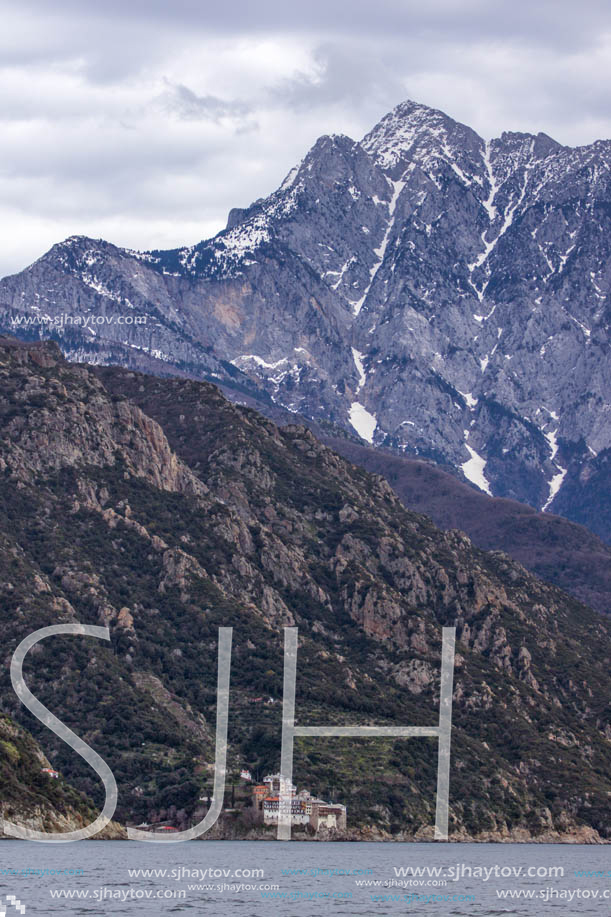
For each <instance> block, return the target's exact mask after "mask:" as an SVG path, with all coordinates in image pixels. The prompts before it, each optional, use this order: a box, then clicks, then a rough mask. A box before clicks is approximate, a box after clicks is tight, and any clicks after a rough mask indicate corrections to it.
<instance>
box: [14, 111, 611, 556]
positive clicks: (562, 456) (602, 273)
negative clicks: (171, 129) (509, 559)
mask: <svg viewBox="0 0 611 917" xmlns="http://www.w3.org/2000/svg"><path fill="white" fill-rule="evenodd" d="M610 166H611V142H610V141H597V142H596V143H594V144H591V145H590V146H587V147H580V148H577V149H569V148H567V147H563V146H560V145H559V144H558V143H556V142H555V141H554V140H552V139H551V138H549V137H547V136H546V135H545V134H539V135H537V136H532V135H530V134H518V133H504V134H503V135H502V136H501V137H500V138H498V139H495V140H492V141H489V142H485V141H484V140H482V138H480V137H479V136H478V135H477V134H476V133H475V132H474V131H472V130H471V129H470V128H468V127H466V126H464V125H462V124H458V123H457V122H455V121H453V120H452V119H451V118H448V117H447V116H446V115H444V114H442V113H441V112H438V111H434V110H432V109H430V108H427V107H425V106H422V105H418V104H415V103H413V102H405V103H403V104H401V105H399V106H398V107H397V108H396V109H394V111H392V112H391V113H389V114H388V115H386V117H384V118H383V119H382V121H380V123H379V124H378V125H376V127H374V128H373V130H372V131H371V132H370V133H369V134H367V135H366V137H365V138H364V139H363V140H362V141H361V142H360V143H356V142H354V141H353V140H351V139H349V138H348V137H345V136H331V137H328V136H325V137H322V138H320V140H318V141H317V143H316V144H315V145H314V147H313V148H312V149H311V150H310V152H309V153H308V154H307V155H306V157H305V158H304V160H303V161H302V162H301V163H300V164H299V165H298V166H297V167H296V168H295V169H293V170H292V172H291V173H290V174H289V175H288V176H287V178H286V179H285V181H284V183H283V184H282V186H281V187H280V189H278V190H277V191H276V192H274V193H273V194H271V195H270V196H269V197H268V198H266V199H265V200H259V201H256V202H255V203H254V204H252V205H251V206H250V207H248V208H246V209H239V208H236V209H234V210H232V211H231V213H230V216H229V221H228V228H227V229H226V230H224V231H223V232H221V233H219V234H218V235H217V236H216V237H214V238H213V239H210V240H206V241H204V242H201V243H200V244H198V245H195V246H193V247H190V248H184V249H178V250H175V251H169V252H150V253H145V254H142V253H137V252H132V251H126V250H122V249H119V248H116V247H115V246H112V245H109V244H108V243H105V242H101V241H93V240H91V239H85V238H82V237H73V238H70V239H68V240H66V241H65V242H63V243H61V244H59V245H56V246H54V247H53V248H52V249H51V251H50V252H48V253H47V254H46V255H44V256H43V257H42V258H41V259H40V260H39V261H37V262H36V263H35V264H34V265H32V266H31V267H30V268H28V269H27V270H25V271H23V272H22V273H21V274H19V275H16V276H14V277H8V278H5V279H4V280H3V281H1V282H0V316H1V327H2V329H3V330H5V331H9V332H12V333H17V334H18V335H19V336H22V337H28V336H29V337H34V336H36V337H37V336H50V330H51V333H52V336H54V337H55V338H56V339H57V340H58V341H59V343H60V344H61V346H62V348H63V349H64V351H65V352H66V353H67V355H68V356H69V357H70V358H72V359H82V360H90V361H92V362H115V363H124V364H126V365H130V366H139V367H141V368H145V369H146V368H153V369H155V368H156V367H157V368H159V367H161V369H162V370H163V369H165V371H175V370H178V371H185V372H189V373H191V374H194V375H196V376H200V377H205V378H213V379H215V378H216V379H218V380H220V381H230V382H231V383H232V384H234V385H237V386H243V387H246V388H247V389H254V390H256V389H258V390H259V391H260V392H261V391H262V392H264V393H267V395H268V396H271V398H273V399H274V401H275V402H276V403H277V404H280V405H282V406H284V407H286V408H288V409H289V410H291V411H295V412H299V413H301V414H304V415H305V416H308V417H311V418H316V419H328V420H331V421H333V422H335V423H337V424H339V425H341V426H344V427H345V428H348V429H351V430H353V431H354V430H356V431H357V432H358V433H359V435H361V436H362V437H363V438H364V439H366V440H368V441H370V442H373V443H375V444H377V445H381V444H384V445H386V446H391V447H393V448H394V449H396V450H398V451H399V452H401V453H406V454H413V455H420V456H425V457H430V458H433V459H435V460H436V461H439V462H442V463H443V464H444V465H446V466H448V467H450V468H452V469H454V471H455V473H456V474H457V475H458V476H459V477H462V476H463V475H464V476H466V478H467V479H468V480H470V481H471V482H472V483H474V484H475V485H477V486H479V487H480V488H481V489H483V490H485V491H487V492H490V493H492V494H494V495H498V496H507V497H512V498H514V499H518V500H521V501H523V502H526V503H529V504H530V505H532V506H535V507H537V508H539V509H542V508H545V509H550V508H551V509H554V510H556V509H558V511H560V512H562V513H563V514H565V515H567V516H569V518H577V515H576V514H580V515H579V521H584V519H586V518H587V519H589V520H590V521H589V523H588V524H590V525H591V526H592V527H594V528H595V530H596V531H598V533H599V534H601V535H603V537H606V538H609V537H610V535H611V526H610V524H609V520H608V519H605V520H602V521H601V520H600V518H599V517H598V516H597V512H596V503H597V501H599V499H600V493H601V492H605V488H607V493H608V476H607V477H605V469H608V468H609V466H610V463H609V462H608V461H604V462H601V460H600V457H599V455H600V454H606V453H605V450H607V449H610V448H611V423H610V410H611V407H610V403H611V374H610V369H609V343H608V329H609V317H610V313H611V308H610V299H609V289H610V285H611V242H610V240H611V176H610ZM63 313H65V314H67V315H68V316H71V317H72V319H73V323H72V324H66V323H65V321H64V327H61V326H60V325H59V316H61V315H62V314H63ZM45 314H46V315H48V316H50V317H51V318H54V319H55V321H56V324H55V325H53V326H52V329H51V328H50V326H49V325H48V324H46V325H45V324H36V321H38V320H39V318H40V317H41V316H43V315H45ZM37 316H38V317H39V318H38V319H37V318H36V317H37ZM87 316H89V319H90V321H89V325H88V327H84V326H83V324H82V323H83V322H84V320H85V319H86V318H87ZM101 316H103V317H104V321H103V323H102V322H101V321H100V317H101ZM136 316H138V317H145V318H146V324H144V323H143V322H142V320H140V323H136V321H135V319H136ZM120 317H123V318H124V319H126V318H127V319H129V318H131V319H132V322H131V323H126V322H125V321H124V322H123V324H119V323H118V322H117V320H118V319H119V318H120ZM26 318H27V319H30V320H32V319H34V324H29V325H26V324H24V323H23V320H24V319H26ZM79 318H80V319H81V323H80V324H76V323H75V322H76V320H77V319H79ZM19 319H21V321H22V324H21V325H19V324H16V320H19ZM107 322H108V323H107ZM597 457H598V460H597ZM592 463H596V465H595V466H594V465H593V464H592ZM591 467H592V468H593V469H594V470H595V473H594V471H592V472H591V471H590V470H589V469H590V468H591ZM601 475H602V477H601ZM590 479H592V480H595V481H596V488H595V491H593V495H592V497H590V495H589V490H588V481H589V480H590ZM596 495H598V496H596ZM590 499H591V500H593V501H595V502H594V503H593V505H592V506H591V507H590V509H588V501H589V500H590ZM584 501H585V503H584ZM584 506H585V509H584ZM607 515H608V513H607ZM592 519H593V520H594V523H593V524H592Z"/></svg>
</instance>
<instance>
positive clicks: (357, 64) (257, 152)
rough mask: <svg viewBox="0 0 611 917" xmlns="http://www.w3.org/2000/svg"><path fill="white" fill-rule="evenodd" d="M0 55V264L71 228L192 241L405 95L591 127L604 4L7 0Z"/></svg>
mask: <svg viewBox="0 0 611 917" xmlns="http://www.w3.org/2000/svg"><path fill="white" fill-rule="evenodd" d="M0 65H1V66H0V129H1V130H2V137H3V149H2V165H1V168H0V221H1V225H2V226H3V227H4V228H5V233H4V237H3V245H2V247H1V248H0V274H2V273H6V272H8V271H10V270H16V269H19V268H21V267H23V266H24V265H25V264H26V263H27V262H28V261H30V260H32V259H33V258H34V257H36V256H38V255H39V254H41V253H42V252H43V251H44V250H45V249H46V248H48V247H49V246H50V245H51V244H52V243H53V242H55V241H57V240H58V239H60V238H62V237H64V236H66V235H70V234H72V233H75V232H83V233H86V234H90V235H94V236H104V237H107V238H110V239H111V241H114V242H117V243H119V244H125V245H129V246H131V247H135V248H146V247H161V246H173V245H178V244H183V243H192V242H194V241H196V240H197V239H199V238H202V237H205V236H207V235H209V234H212V233H213V232H215V231H217V230H218V229H220V228H222V226H224V224H225V220H226V215H227V211H228V210H229V209H230V208H231V207H233V206H243V205H246V204H248V203H249V202H250V201H251V200H253V199H255V198H257V197H259V196H262V195H265V194H267V193H269V192H270V191H271V190H273V189H274V188H275V187H277V185H278V184H279V182H280V181H281V180H282V178H283V177H284V175H285V174H286V173H287V172H288V171H289V169H290V168H291V167H292V165H293V164H294V163H295V162H297V161H298V160H299V159H301V158H302V156H303V155H304V154H305V153H306V151H307V149H308V148H309V147H310V146H311V145H312V143H314V142H315V140H316V138H317V137H318V136H319V135H320V134H322V133H328V132H343V133H346V134H348V135H350V136H353V137H355V139H357V138H359V137H361V136H362V135H363V134H364V133H365V132H366V131H367V130H368V129H369V128H370V127H371V126H372V125H373V124H374V123H375V122H376V121H377V120H378V119H379V118H380V117H381V116H382V115H383V114H385V112H386V111H388V110H389V109H390V108H392V107H393V106H394V105H396V104H397V103H398V102H400V101H402V100H403V99H405V98H408V97H409V98H415V99H416V100H418V101H420V102H424V103H425V104H429V105H431V106H433V107H436V108H441V109H443V110H444V111H446V112H447V113H448V114H450V115H451V116H452V117H455V118H457V119H458V120H461V121H464V122H466V123H468V124H470V125H471V126H472V127H474V128H475V129H476V130H477V131H478V132H479V133H480V134H482V135H483V136H487V137H490V136H493V135H495V134H498V133H500V132H501V131H502V130H505V129H507V130H530V131H539V130H543V131H545V132H546V133H548V134H550V135H552V136H555V137H556V138H557V139H558V140H560V141H561V142H563V143H586V142H590V141H592V140H594V139H596V138H598V137H601V136H611V105H610V103H609V98H608V89H607V87H608V85H609V84H610V83H611V10H610V9H609V7H608V0H584V2H581V3H580V4H575V3H573V2H572V0H570V2H569V0H556V2H551V0H539V2H537V3H536V4H530V3H527V2H526V0H514V2H510V0H496V2H490V0H486V2H484V0H461V2H457V0H429V2H428V4H423V3H422V2H421V0H418V2H415V0H380V2H378V3H377V4H376V5H375V6H373V5H372V4H371V2H370V0H352V2H350V3H348V2H347V0H345V2H339V0H336V2H332V0H311V2H309V3H307V4H290V3H286V2H283V3H281V2H279V0H273V2H272V0H262V2H259V3H256V4H254V3H252V2H251V0H239V2H233V3H229V4H212V3H202V2H201V0H173V2H172V3H171V4H170V3H167V2H166V0H131V2H129V3H125V2H124V0H121V2H119V0H106V2H105V3H104V4H103V5H101V4H98V5H93V4H83V3H82V2H81V0H56V2H54V3H53V5H50V4H48V2H47V0H44V2H43V0H20V2H19V3H17V2H15V0H8V2H5V11H4V13H3V30H2V34H0Z"/></svg>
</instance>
